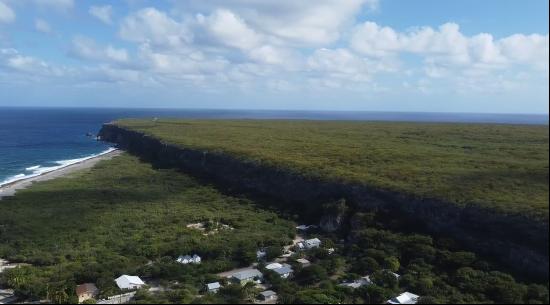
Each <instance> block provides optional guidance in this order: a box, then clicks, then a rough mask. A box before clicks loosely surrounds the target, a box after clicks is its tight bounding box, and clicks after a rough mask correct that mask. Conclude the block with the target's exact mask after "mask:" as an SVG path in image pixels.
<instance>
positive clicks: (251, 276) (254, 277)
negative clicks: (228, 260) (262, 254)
mask: <svg viewBox="0 0 550 305" xmlns="http://www.w3.org/2000/svg"><path fill="white" fill-rule="evenodd" d="M262 278H263V274H262V273H261V272H260V271H259V270H258V269H247V270H243V271H240V272H237V273H233V275H231V280H232V281H233V282H235V283H239V284H241V285H243V286H244V285H245V284H246V283H249V282H254V283H260V282H261V279H262Z"/></svg>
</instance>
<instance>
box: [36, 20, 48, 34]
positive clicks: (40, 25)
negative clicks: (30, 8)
mask: <svg viewBox="0 0 550 305" xmlns="http://www.w3.org/2000/svg"><path fill="white" fill-rule="evenodd" d="M34 28H35V29H36V30H37V31H39V32H42V33H51V32H52V28H51V26H50V24H49V23H48V22H47V21H46V20H44V19H36V20H35V21H34Z"/></svg>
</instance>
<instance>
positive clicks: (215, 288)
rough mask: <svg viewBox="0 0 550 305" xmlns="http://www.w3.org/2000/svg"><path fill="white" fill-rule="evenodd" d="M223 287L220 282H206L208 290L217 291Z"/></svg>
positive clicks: (210, 291)
mask: <svg viewBox="0 0 550 305" xmlns="http://www.w3.org/2000/svg"><path fill="white" fill-rule="evenodd" d="M221 287H222V286H221V285H220V283H219V282H214V283H208V284H206V292H209V293H217V292H218V290H220V288H221Z"/></svg>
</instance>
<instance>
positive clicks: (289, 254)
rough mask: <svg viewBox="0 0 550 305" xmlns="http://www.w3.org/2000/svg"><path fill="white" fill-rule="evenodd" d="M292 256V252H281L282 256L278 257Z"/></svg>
mask: <svg viewBox="0 0 550 305" xmlns="http://www.w3.org/2000/svg"><path fill="white" fill-rule="evenodd" d="M292 255H294V252H292V251H290V250H286V251H285V252H283V255H281V256H280V257H282V258H288V257H291V256H292Z"/></svg>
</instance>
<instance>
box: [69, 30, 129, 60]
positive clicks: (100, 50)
mask: <svg viewBox="0 0 550 305" xmlns="http://www.w3.org/2000/svg"><path fill="white" fill-rule="evenodd" d="M70 54H71V55H73V56H75V57H77V58H80V59H85V60H95V61H100V62H107V63H116V64H124V63H128V61H129V55H128V52H127V51H126V50H125V49H117V48H114V47H112V46H110V45H109V46H107V47H100V46H98V45H97V44H96V43H95V41H93V40H92V39H89V38H86V37H82V36H78V37H75V38H74V39H73V46H72V49H71V52H70Z"/></svg>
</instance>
